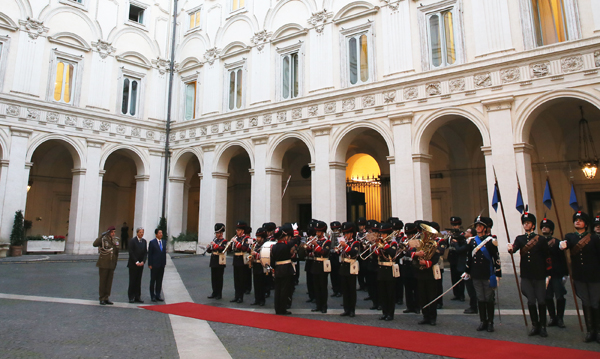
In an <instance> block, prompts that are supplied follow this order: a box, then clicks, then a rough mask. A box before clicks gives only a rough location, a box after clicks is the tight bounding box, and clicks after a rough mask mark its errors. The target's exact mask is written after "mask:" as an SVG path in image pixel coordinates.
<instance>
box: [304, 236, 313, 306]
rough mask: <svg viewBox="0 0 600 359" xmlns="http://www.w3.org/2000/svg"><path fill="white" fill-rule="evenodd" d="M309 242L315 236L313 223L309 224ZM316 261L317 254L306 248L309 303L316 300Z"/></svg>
mask: <svg viewBox="0 0 600 359" xmlns="http://www.w3.org/2000/svg"><path fill="white" fill-rule="evenodd" d="M307 235H308V239H307V243H308V242H311V241H312V240H313V239H314V237H315V228H314V226H313V224H309V227H308V230H307ZM314 262H315V254H314V253H313V252H312V251H311V250H310V248H308V247H307V248H306V259H305V261H304V271H305V272H306V289H307V292H308V300H307V301H306V302H307V303H314V302H315V283H314V281H313V278H314V277H313V274H312V267H313V264H314Z"/></svg>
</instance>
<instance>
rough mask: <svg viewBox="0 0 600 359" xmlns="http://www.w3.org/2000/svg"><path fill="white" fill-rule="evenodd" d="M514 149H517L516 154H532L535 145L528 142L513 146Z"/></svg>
mask: <svg viewBox="0 0 600 359" xmlns="http://www.w3.org/2000/svg"><path fill="white" fill-rule="evenodd" d="M513 147H514V149H515V153H532V152H533V150H534V147H533V145H530V144H529V143H526V142H520V143H515V144H513Z"/></svg>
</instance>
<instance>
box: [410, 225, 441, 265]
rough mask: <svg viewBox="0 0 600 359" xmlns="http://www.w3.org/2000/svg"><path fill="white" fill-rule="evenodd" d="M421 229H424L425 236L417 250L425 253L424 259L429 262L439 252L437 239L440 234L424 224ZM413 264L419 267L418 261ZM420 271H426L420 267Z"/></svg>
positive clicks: (420, 240)
mask: <svg viewBox="0 0 600 359" xmlns="http://www.w3.org/2000/svg"><path fill="white" fill-rule="evenodd" d="M421 228H423V235H422V236H421V238H420V239H419V244H418V245H417V249H418V250H420V251H423V253H425V255H424V256H423V259H424V260H426V261H428V260H431V258H432V257H433V255H434V254H435V252H436V251H437V247H438V243H437V241H436V240H435V238H436V237H437V235H438V234H439V232H438V231H436V230H435V228H433V227H431V226H429V225H427V224H424V223H421ZM413 263H415V264H417V265H419V262H417V261H414V262H413ZM419 269H425V267H424V266H421V265H419Z"/></svg>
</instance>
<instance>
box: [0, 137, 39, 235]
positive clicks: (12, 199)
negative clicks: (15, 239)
mask: <svg viewBox="0 0 600 359" xmlns="http://www.w3.org/2000/svg"><path fill="white" fill-rule="evenodd" d="M32 132H33V131H31V130H27V129H19V128H15V127H10V134H11V139H10V152H9V157H8V161H9V162H8V167H7V168H6V177H7V178H10V181H8V180H7V181H6V193H5V194H4V202H3V203H2V208H1V211H2V224H1V226H2V229H1V231H2V232H0V238H3V239H9V238H10V232H11V231H12V226H13V222H14V217H15V212H16V211H18V210H22V211H23V213H25V203H26V199H27V182H28V180H29V169H30V168H31V164H30V163H26V162H25V159H26V156H27V143H28V141H29V136H30V135H31V133H32ZM3 172H4V171H3Z"/></svg>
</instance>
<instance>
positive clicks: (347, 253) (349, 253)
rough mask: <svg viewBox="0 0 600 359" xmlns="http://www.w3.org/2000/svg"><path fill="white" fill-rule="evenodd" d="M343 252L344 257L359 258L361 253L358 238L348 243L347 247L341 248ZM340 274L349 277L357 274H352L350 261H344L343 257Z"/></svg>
mask: <svg viewBox="0 0 600 359" xmlns="http://www.w3.org/2000/svg"><path fill="white" fill-rule="evenodd" d="M341 251H342V252H341V253H342V254H341V255H340V256H341V257H342V258H350V259H354V260H357V257H358V255H359V254H360V242H359V241H356V240H352V241H351V242H349V243H348V246H346V249H342V250H341ZM340 275H341V276H344V277H347V276H350V275H356V274H350V263H348V262H346V261H344V260H343V259H342V264H341V267H340Z"/></svg>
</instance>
